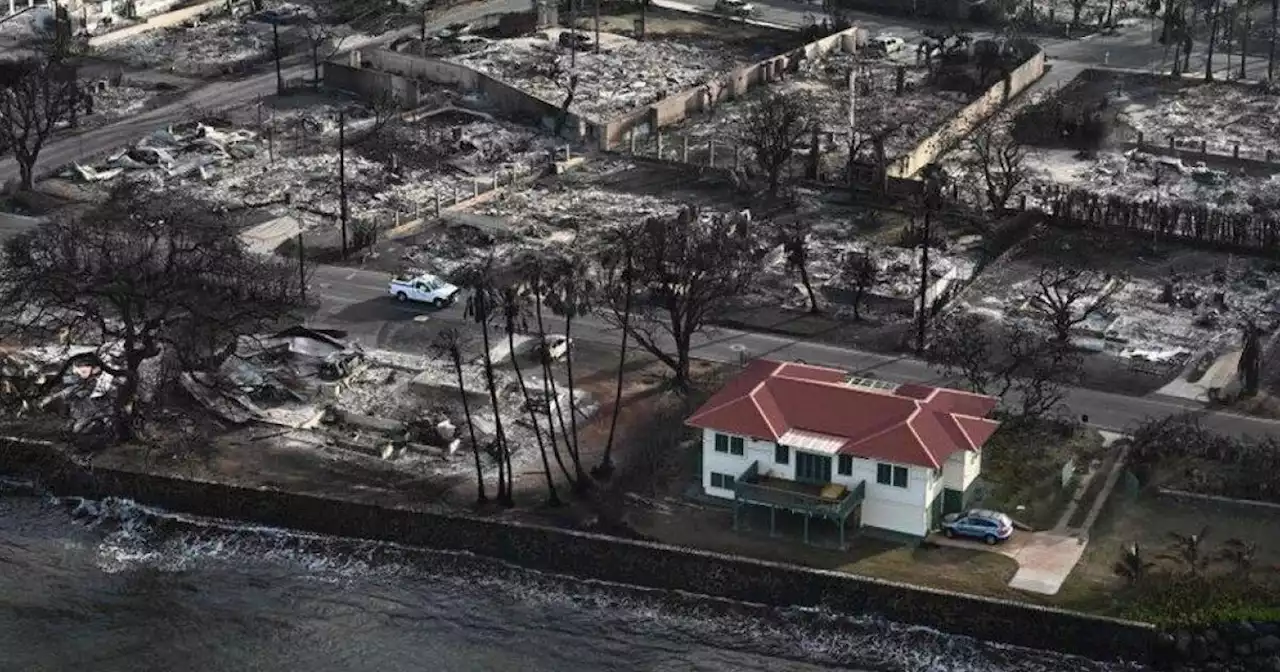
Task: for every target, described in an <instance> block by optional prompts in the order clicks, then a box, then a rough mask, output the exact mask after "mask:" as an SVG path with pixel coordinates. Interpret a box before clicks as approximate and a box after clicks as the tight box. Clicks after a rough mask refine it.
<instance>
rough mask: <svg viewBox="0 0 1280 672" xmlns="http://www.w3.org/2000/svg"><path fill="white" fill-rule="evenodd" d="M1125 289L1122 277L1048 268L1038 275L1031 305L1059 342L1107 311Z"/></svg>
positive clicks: (1029, 298)
mask: <svg viewBox="0 0 1280 672" xmlns="http://www.w3.org/2000/svg"><path fill="white" fill-rule="evenodd" d="M1122 286H1124V283H1123V282H1122V281H1121V279H1120V278H1116V277H1113V276H1111V275H1110V274H1105V275H1104V274H1098V273H1095V272H1093V271H1090V270H1086V269H1082V268H1079V267H1074V266H1066V265H1062V264H1052V265H1048V266H1044V267H1042V268H1041V269H1040V271H1039V272H1037V273H1036V278H1035V280H1033V281H1032V288H1031V290H1030V292H1029V294H1028V296H1027V297H1026V298H1027V305H1028V307H1029V308H1030V309H1031V310H1032V311H1033V312H1035V313H1037V314H1038V315H1039V316H1040V317H1041V318H1042V319H1044V320H1045V321H1046V322H1047V323H1048V324H1049V327H1050V328H1051V329H1052V330H1053V334H1054V338H1055V339H1056V340H1057V341H1058V342H1059V343H1064V344H1065V343H1067V342H1068V341H1069V340H1070V339H1071V330H1072V329H1074V328H1075V327H1076V325H1078V324H1080V323H1082V322H1084V321H1085V320H1088V319H1089V318H1090V317H1092V316H1093V315H1094V314H1096V313H1098V312H1100V311H1103V310H1105V309H1106V308H1107V306H1109V305H1110V303H1111V298H1112V297H1113V296H1114V295H1115V293H1116V292H1117V291H1119V289H1120V288H1121V287H1122Z"/></svg>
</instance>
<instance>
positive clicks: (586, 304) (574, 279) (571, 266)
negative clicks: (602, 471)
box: [547, 254, 595, 494]
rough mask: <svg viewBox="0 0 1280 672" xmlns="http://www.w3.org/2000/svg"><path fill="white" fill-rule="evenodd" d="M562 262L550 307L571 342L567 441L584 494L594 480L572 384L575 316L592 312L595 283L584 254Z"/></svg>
mask: <svg viewBox="0 0 1280 672" xmlns="http://www.w3.org/2000/svg"><path fill="white" fill-rule="evenodd" d="M559 262H560V263H558V264H556V265H555V275H554V276H553V277H554V279H555V281H554V282H553V283H552V284H551V285H550V289H551V291H550V292H549V293H548V295H547V307H548V308H550V309H551V312H552V313H555V314H556V315H560V316H561V317H563V318H564V338H565V342H566V343H567V344H568V346H567V347H566V348H565V369H566V376H567V378H568V381H569V424H570V436H569V438H568V439H567V440H566V441H565V443H566V445H569V446H571V448H570V450H569V459H570V460H571V461H572V462H573V474H574V478H575V481H576V482H575V487H574V491H575V492H577V493H578V494H582V493H583V492H585V491H586V490H587V489H588V488H590V486H591V481H590V480H589V479H588V478H586V473H585V472H584V471H583V469H582V453H581V451H580V449H579V446H578V401H577V399H576V398H575V397H574V387H573V320H574V318H577V317H581V316H582V315H586V314H587V313H589V312H591V300H592V297H593V296H594V294H595V283H594V281H593V280H592V278H591V272H590V271H591V269H590V266H589V265H588V264H587V260H586V258H585V257H583V256H581V255H577V254H570V255H566V256H564V257H561V258H560V260H559ZM553 389H554V383H553ZM557 402H558V400H557Z"/></svg>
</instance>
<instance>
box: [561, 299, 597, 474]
mask: <svg viewBox="0 0 1280 672" xmlns="http://www.w3.org/2000/svg"><path fill="white" fill-rule="evenodd" d="M572 329H573V318H572V317H571V316H569V315H565V318H564V340H565V347H564V363H565V368H566V370H567V375H568V377H569V426H570V429H571V431H572V432H573V434H572V435H571V436H570V441H569V442H567V443H568V445H571V446H572V448H571V452H570V457H571V458H572V460H573V476H574V480H575V483H574V492H576V493H578V494H583V493H585V492H586V491H587V490H589V489H590V488H591V480H590V479H588V478H587V473H586V471H585V470H583V468H582V453H581V451H580V450H579V446H578V400H577V399H576V398H575V397H574V387H573V339H572V338H571V337H570V334H571V331H572Z"/></svg>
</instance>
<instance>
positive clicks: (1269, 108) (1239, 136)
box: [1113, 79, 1280, 156]
mask: <svg viewBox="0 0 1280 672" xmlns="http://www.w3.org/2000/svg"><path fill="white" fill-rule="evenodd" d="M1118 86H1119V87H1120V88H1119V91H1117V93H1116V95H1115V96H1114V99H1113V103H1114V104H1115V105H1117V106H1119V108H1120V116H1119V121H1120V122H1121V123H1124V124H1126V125H1128V126H1129V127H1131V128H1132V129H1133V130H1134V131H1136V132H1139V133H1142V135H1143V137H1144V138H1145V139H1146V140H1147V142H1151V143H1153V144H1155V145H1158V146H1164V145H1167V144H1168V142H1169V136H1173V137H1174V138H1177V140H1178V144H1179V146H1184V145H1185V146H1194V147H1197V148H1198V147H1199V145H1200V143H1201V142H1203V143H1205V144H1206V145H1207V148H1208V149H1209V151H1211V152H1216V153H1218V154H1230V153H1231V151H1232V147H1234V146H1235V145H1237V144H1238V145H1240V151H1241V153H1242V154H1247V155H1254V156H1256V155H1261V154H1263V153H1264V152H1265V151H1266V150H1271V151H1272V152H1274V153H1276V154H1277V155H1280V96H1277V95H1275V94H1270V93H1263V92H1261V91H1258V90H1257V89H1256V88H1254V87H1250V86H1247V85H1242V84H1231V83H1225V82H1220V83H1214V82H1208V83H1195V84H1189V85H1184V86H1180V87H1178V88H1177V89H1175V90H1170V88H1169V86H1168V85H1159V86H1153V85H1150V84H1147V85H1143V84H1140V83H1138V82H1135V81H1133V80H1132V79H1126V80H1122V83H1120V84H1119V85H1118Z"/></svg>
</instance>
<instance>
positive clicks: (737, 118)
mask: <svg viewBox="0 0 1280 672" xmlns="http://www.w3.org/2000/svg"><path fill="white" fill-rule="evenodd" d="M855 66H856V67H857V69H858V74H857V76H856V86H857V91H856V95H855V96H854V100H855V108H854V109H855V115H854V119H855V121H854V123H855V124H856V127H857V128H856V130H857V133H858V135H859V137H860V138H863V139H865V138H867V137H870V136H873V135H880V136H883V137H884V138H885V153H886V155H887V156H888V157H889V158H891V159H892V158H894V157H897V156H900V155H901V154H903V153H905V152H907V151H909V150H910V149H912V148H914V147H915V146H916V144H918V143H919V142H920V140H921V139H922V138H924V137H925V136H927V135H928V134H929V133H931V132H933V130H934V129H936V128H937V127H938V126H940V125H941V124H942V123H943V122H945V121H946V120H947V119H950V118H951V117H952V116H954V115H955V114H956V113H957V112H959V111H960V110H961V109H962V108H963V107H964V106H965V105H966V104H967V103H968V100H967V99H966V98H965V96H964V95H963V94H959V93H956V92H952V91H940V90H937V89H934V88H931V87H930V86H928V85H927V83H926V77H927V75H928V71H927V69H926V68H924V67H923V66H908V65H899V64H897V63H895V62H893V61H890V60H887V59H883V58H873V57H868V56H854V55H853V54H849V53H845V52H840V51H836V52H831V53H829V54H826V55H824V56H821V57H819V58H815V59H809V60H805V61H802V62H801V64H800V68H799V71H798V72H797V73H795V74H794V75H788V76H787V78H786V79H784V80H783V81H781V82H778V83H775V84H771V85H769V86H762V87H756V88H754V89H752V90H751V92H750V93H749V94H748V95H747V96H746V97H744V98H742V99H739V100H734V101H729V102H725V103H721V104H720V105H718V106H716V108H715V110H714V112H713V113H711V114H708V115H699V116H696V117H690V118H689V119H688V120H686V121H685V122H683V123H681V124H679V125H677V126H675V127H674V128H673V129H672V132H673V133H675V134H677V135H685V136H688V137H689V138H690V141H691V142H693V143H695V144H699V145H705V144H706V143H707V142H710V141H712V140H714V141H715V142H717V143H726V144H732V143H740V142H741V138H742V137H743V136H744V133H745V132H746V129H745V128H744V124H745V123H746V122H745V120H746V119H747V116H748V115H749V114H750V113H751V111H752V109H754V107H755V106H757V105H760V104H761V102H762V101H764V100H765V99H766V98H767V97H768V96H770V95H772V94H773V93H775V92H783V93H791V92H799V91H804V92H806V93H808V94H809V95H811V96H812V97H813V101H814V108H813V113H814V114H815V116H816V117H817V119H818V124H819V126H820V128H821V130H822V131H823V134H824V135H823V137H821V138H820V140H821V141H822V142H823V143H824V144H825V143H826V142H827V141H828V139H827V138H826V137H825V134H826V133H836V134H844V135H843V137H840V136H837V137H833V138H830V142H831V145H830V146H829V147H824V150H825V153H826V155H827V159H826V160H827V161H828V162H829V163H831V165H836V166H843V165H844V164H845V162H846V160H847V157H848V153H849V147H848V135H847V133H848V130H849V99H850V94H849V72H850V71H851V70H852V69H853V68H854V67H855ZM899 68H901V70H902V72H903V87H902V93H901V94H899V93H898V92H897V87H898V84H897V77H898V74H897V73H898V70H899ZM862 144H863V147H862V148H861V150H860V151H862V152H870V148H869V147H867V146H866V145H867V144H868V143H865V142H864V143H862Z"/></svg>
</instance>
